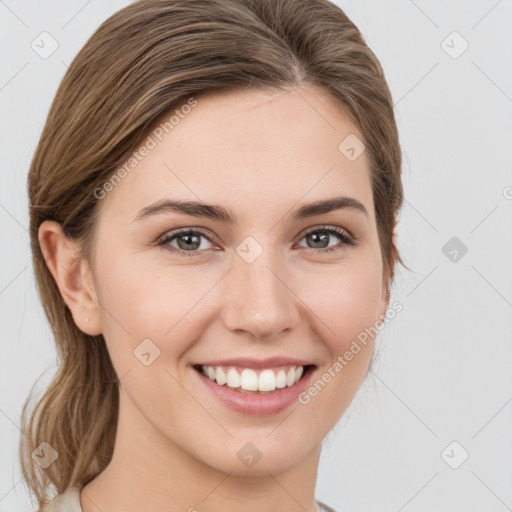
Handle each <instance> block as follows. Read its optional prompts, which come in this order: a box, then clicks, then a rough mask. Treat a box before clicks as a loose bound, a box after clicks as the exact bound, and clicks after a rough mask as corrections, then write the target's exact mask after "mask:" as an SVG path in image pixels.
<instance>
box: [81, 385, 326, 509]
mask: <svg viewBox="0 0 512 512" xmlns="http://www.w3.org/2000/svg"><path fill="white" fill-rule="evenodd" d="M121 396H122V393H121ZM121 400H122V401H123V400H125V401H126V398H124V399H123V398H121ZM132 405H133V404H132ZM120 411H123V412H124V414H120V416H119V423H118V431H117V436H116V443H115V447H114V452H113V456H112V459H111V461H110V463H109V465H108V466H107V467H106V468H105V469H104V471H103V472H102V473H100V474H99V475H98V476H97V477H96V478H95V479H94V480H92V481H91V482H89V483H88V484H87V485H86V486H85V487H84V488H83V489H82V492H81V495H80V502H81V506H82V510H83V512H99V511H101V512H116V511H121V510H122V511H123V512H131V511H140V510H151V511H155V512H159V511H162V512H164V511H165V512H168V511H169V510H182V511H188V512H195V511H200V512H214V511H218V510H223V511H224V512H231V511H232V512H238V511H240V510H241V509H243V510H244V512H261V510H265V511H268V512H272V511H275V512H277V511H280V512H283V511H286V512H304V510H308V511H316V506H315V486H316V477H317V470H318V462H319V458H320V451H321V445H318V446H317V447H316V448H315V449H314V450H312V451H311V452H310V453H309V454H308V455H307V456H306V457H305V458H304V459H303V460H302V461H300V462H299V463H298V464H297V465H295V466H293V467H292V468H291V469H290V470H288V471H285V472H279V473H277V472H272V471H271V469H269V470H263V471H259V472H258V473H254V475H249V476H248V475H247V474H241V473H239V469H238V466H237V467H236V468H234V469H233V471H221V470H219V469H217V468H215V467H212V466H211V465H208V464H206V463H205V462H203V461H202V460H201V454H191V453H189V452H187V451H185V450H184V449H183V448H181V447H180V446H179V445H178V444H177V443H174V442H172V441H171V440H169V438H168V437H165V436H164V435H163V434H162V433H161V432H160V431H158V430H157V429H156V428H155V427H154V426H153V425H151V424H150V423H149V422H148V421H147V420H146V419H145V418H143V417H142V415H140V413H139V412H138V411H135V409H134V408H131V409H130V407H121V408H120ZM255 468H256V466H255Z"/></svg>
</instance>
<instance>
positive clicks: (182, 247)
mask: <svg viewBox="0 0 512 512" xmlns="http://www.w3.org/2000/svg"><path fill="white" fill-rule="evenodd" d="M184 239H187V242H186V243H185V244H182V243H181V241H182V240H184ZM191 239H194V240H193V241H191ZM190 244H192V245H194V247H192V249H197V248H198V247H199V246H200V245H201V242H200V241H199V237H198V236H197V235H194V234H185V235H181V236H180V237H179V238H178V245H179V246H180V249H185V250H186V249H187V248H188V249H190V248H191V245H190ZM196 245H197V247H195V246H196Z"/></svg>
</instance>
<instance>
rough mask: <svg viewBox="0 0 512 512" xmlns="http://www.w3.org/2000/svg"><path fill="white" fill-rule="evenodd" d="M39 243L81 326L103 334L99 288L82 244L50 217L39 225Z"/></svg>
mask: <svg viewBox="0 0 512 512" xmlns="http://www.w3.org/2000/svg"><path fill="white" fill-rule="evenodd" d="M39 245H40V246H41V251H42V253H43V256H44V259H45V262H46V265H47V266H48V269H49V271H50V272H51V274H52V276H53V279H54V280H55V282H56V284H57V286H58V288H59V291H60V294H61V296H62V298H63V300H64V302H65V303H66V305H67V306H68V308H69V309H70V311H71V314H72V315H73V319H74V321H75V324H76V325H77V327H78V328H79V329H80V330H81V331H83V332H84V333H86V334H89V335H91V336H95V335H98V334H101V333H102V329H101V316H100V310H99V303H98V299H97V296H96V290H95V289H94V283H93V281H92V279H91V273H90V267H89V263H88V261H87V260H86V259H85V258H84V257H83V256H82V255H81V254H80V252H79V245H78V243H77V242H76V241H75V240H73V239H71V238H69V237H68V236H66V234H65V233H64V231H63V229H62V226H61V225H60V224H59V223H58V222H55V221H49V220H46V221H44V222H43V223H42V224H41V226H40V227H39ZM86 319H87V320H86Z"/></svg>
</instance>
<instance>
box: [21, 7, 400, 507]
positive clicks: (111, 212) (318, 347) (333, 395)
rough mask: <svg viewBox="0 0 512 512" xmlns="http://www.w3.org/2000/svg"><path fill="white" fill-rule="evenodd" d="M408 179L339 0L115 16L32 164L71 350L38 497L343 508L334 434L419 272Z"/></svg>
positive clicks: (39, 454) (59, 315)
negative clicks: (338, 502) (332, 468)
mask: <svg viewBox="0 0 512 512" xmlns="http://www.w3.org/2000/svg"><path fill="white" fill-rule="evenodd" d="M400 173H401V152H400V145H399V140H398V133H397V128H396V124H395V118H394V113H393V103H392V99H391V94H390V91H389V88H388V85H387V83H386V80H385V77H384V75H383V72H382V68H381V66H380V64H379V62H378V60H377V58H376V57H375V55H374V54H373V53H372V51H371V50H370V49H369V48H368V46H367V45H366V44H365V42H364V40H363V38H362V36H361V34H360V33H359V31H358V30H357V28H356V27H355V26H354V25H353V23H352V22H351V21H350V20H349V19H348V18H347V16H346V15H345V14H344V13H343V12H342V11H341V10H340V9H339V8H338V7H337V6H335V5H334V4H332V3H330V2H328V1H327V0H227V1H226V0H222V1H221V0H143V1H139V2H135V3H133V4H131V5H129V6H128V7H126V8H124V9H122V10H120V11H119V12H117V13H116V14H114V15H113V16H112V17H110V18H109V19H108V20H107V21H105V22H104V23H103V24H102V25H101V26H100V27H99V29H98V30H97V31H96V32H95V33H94V34H93V35H92V37H91V38H90V39H89V41H88V42H87V43H86V45H85V46H84V48H83V49H82V50H81V51H80V52H79V54H78V55H77V56H76V58H75V59H74V61H73V62H72V64H71V65H70V66H69V69H68V71H67V73H66V75H65V77H64V79H63V81H62V83H61V85H60V87H59V90H58V91H57V94H56V97H55V100H54V102H53V104H52V107H51V109H50V112H49V115H48V119H47V122H46V125H45V128H44V131H43V133H42V135H41V139H40V142H39V145H38V147H37V150H36V152H35V155H34V158H33V161H32V164H31V168H30V173H29V183H28V186H29V197H30V222H31V224H30V228H31V244H32V245H31V247H32V252H33V261H34V267H35V273H36V278H37V282H38V286H39V291H40V294H41V298H42V302H43V305H44V307H45V311H46V314H47V317H48V319H49V322H50V324H51V326H52V329H53V333H54V336H55V340H56V343H57V349H58V354H59V357H60V368H59V371H58V373H57V375H56V376H55V377H54V380H53V381H52V382H51V384H50V386H49V387H48V389H47V391H46V393H45V394H44V396H43V397H42V398H41V400H40V401H39V402H38V404H37V406H36V408H35V409H34V410H33V411H29V410H28V405H27V404H28V402H27V404H25V407H24V410H23V421H24V426H25V431H27V432H29V434H30V435H29V436H28V438H27V439H24V440H23V442H22V445H21V447H20V456H21V460H22V468H23V472H24V476H25V478H26V480H27V482H28V485H29V486H30V488H31V490H32V492H33V493H34V494H35V496H36V498H37V501H38V504H39V506H40V508H41V509H43V510H50V511H57V510H67V511H80V510H83V511H84V512H92V511H97V510H101V511H103V512H111V511H114V510H123V511H131V510H151V511H158V510H166V511H168V510H189V511H193V510H198V511H210V510H211V511H214V510H233V511H234V510H240V508H242V507H243V509H244V511H246V512H247V511H253V510H254V511H256V510H258V511H260V510H286V511H296V510H297V511H298V510H308V511H314V510H320V511H322V510H332V509H331V508H329V507H328V506H327V505H325V504H323V503H321V502H319V501H318V500H316V499H315V485H316V474H317V468H318V462H319V457H320V451H321V443H322V440H323V439H324V438H325V436H326V435H327V434H328V433H329V431H330V430H331V429H332V428H333V427H334V425H335V424H336V423H337V421H338V420H339V419H340V418H341V416H342V415H343V413H344V412H345V410H346V409H347V407H348V405H349V404H350V402H351V401H352V399H353V398H354V396H355V394H356V392H357V390H358V389H359V388H360V386H361V385H362V383H363V381H364V378H365V376H366V375H367V373H368V369H369V368H370V364H371V359H372V354H373V348H374V341H375V336H376V333H377V330H378V327H379V326H380V325H381V324H382V322H383V321H384V318H385V315H386V310H387V307H388V304H389V292H390V286H391V284H392V279H393V274H394V267H395V264H396V263H397V262H400V263H402V261H401V259H400V256H399V254H398V251H397V249H396V245H395V240H394V235H393V233H394V229H395V226H396V221H397V214H398V212H399V210H400V207H401V203H402V194H403V190H402V183H401V177H400ZM51 487H53V488H54V490H55V491H56V493H54V494H58V495H59V496H58V497H57V498H55V499H53V501H51V497H50V492H49V491H50V490H51ZM49 501H51V503H50V504H49V505H48V502H49Z"/></svg>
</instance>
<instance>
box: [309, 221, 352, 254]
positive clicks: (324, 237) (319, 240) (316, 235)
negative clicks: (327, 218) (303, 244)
mask: <svg viewBox="0 0 512 512" xmlns="http://www.w3.org/2000/svg"><path fill="white" fill-rule="evenodd" d="M333 235H335V236H336V237H337V238H338V239H339V240H340V241H341V245H335V246H333V247H327V248H325V247H326V245H325V244H327V246H328V244H329V238H330V237H332V236H333ZM303 239H306V240H307V242H309V243H312V244H314V245H316V247H313V248H311V249H312V251H313V252H314V253H326V252H331V251H337V250H342V249H344V248H345V246H353V245H355V239H354V238H353V237H352V236H351V235H349V234H348V233H347V232H346V231H345V230H343V229H341V228H337V227H335V226H321V227H319V228H318V227H317V228H314V229H311V230H309V231H307V232H306V233H304V234H303V235H302V238H301V240H303ZM318 246H320V247H318Z"/></svg>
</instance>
